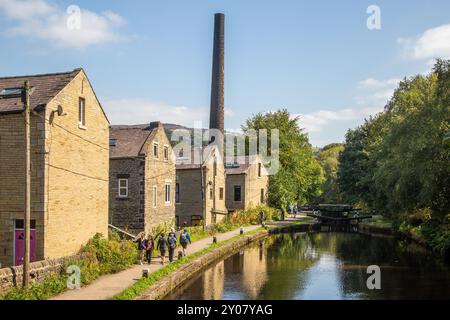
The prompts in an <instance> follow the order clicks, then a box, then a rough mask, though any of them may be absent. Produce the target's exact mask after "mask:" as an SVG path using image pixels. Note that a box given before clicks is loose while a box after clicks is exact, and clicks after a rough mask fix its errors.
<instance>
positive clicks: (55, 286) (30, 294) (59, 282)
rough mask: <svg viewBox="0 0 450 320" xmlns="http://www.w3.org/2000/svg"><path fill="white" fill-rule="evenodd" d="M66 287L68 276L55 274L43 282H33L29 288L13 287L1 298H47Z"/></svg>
mask: <svg viewBox="0 0 450 320" xmlns="http://www.w3.org/2000/svg"><path fill="white" fill-rule="evenodd" d="M65 288H66V278H65V277H62V276H59V275H54V276H51V277H48V278H47V279H45V280H44V281H43V282H40V283H32V284H31V285H30V286H29V287H28V288H27V289H25V290H23V289H21V288H13V289H11V290H10V291H9V292H8V293H7V294H6V295H4V296H3V297H1V298H0V300H1V299H4V300H45V299H48V298H50V297H52V296H54V295H55V294H57V293H60V292H62V291H64V290H65Z"/></svg>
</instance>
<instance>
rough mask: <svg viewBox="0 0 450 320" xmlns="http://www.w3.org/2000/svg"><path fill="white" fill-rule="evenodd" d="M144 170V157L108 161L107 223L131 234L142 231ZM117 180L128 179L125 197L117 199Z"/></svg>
mask: <svg viewBox="0 0 450 320" xmlns="http://www.w3.org/2000/svg"><path fill="white" fill-rule="evenodd" d="M144 168H145V158H144V157H142V158H141V157H135V158H124V159H110V170H109V221H110V223H111V224H112V225H114V226H116V227H118V228H120V229H124V230H128V231H129V232H131V233H133V234H137V233H139V232H141V231H142V230H143V229H144V201H145V197H144ZM119 178H126V179H128V196H127V197H119V191H118V189H119V188H118V183H119V182H118V180H119Z"/></svg>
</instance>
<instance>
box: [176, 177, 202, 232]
mask: <svg viewBox="0 0 450 320" xmlns="http://www.w3.org/2000/svg"><path fill="white" fill-rule="evenodd" d="M176 176H177V183H178V184H179V186H180V201H179V203H177V204H175V214H176V216H177V217H178V221H179V224H180V225H183V223H184V222H185V221H186V223H187V225H188V226H190V225H191V217H192V215H199V216H202V215H203V213H202V192H201V174H200V169H182V170H177V173H176Z"/></svg>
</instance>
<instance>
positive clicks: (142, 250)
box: [134, 232, 146, 264]
mask: <svg viewBox="0 0 450 320" xmlns="http://www.w3.org/2000/svg"><path fill="white" fill-rule="evenodd" d="M134 242H136V243H137V247H138V252H139V264H143V261H144V254H145V247H146V240H145V233H144V232H141V233H140V234H139V237H138V238H137V239H136V240H134Z"/></svg>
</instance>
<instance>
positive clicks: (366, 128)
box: [338, 60, 450, 214]
mask: <svg viewBox="0 0 450 320" xmlns="http://www.w3.org/2000/svg"><path fill="white" fill-rule="evenodd" d="M449 108H450V60H438V61H437V62H436V64H435V66H434V69H433V71H432V72H431V73H430V74H429V75H427V76H423V75H417V76H415V77H412V78H410V79H404V80H403V81H402V82H401V83H400V84H399V87H398V88H397V89H396V90H395V92H394V95H393V97H392V98H391V100H390V101H389V102H388V104H387V105H386V107H385V110H384V111H383V112H381V113H380V114H378V115H376V116H375V117H372V118H370V119H368V120H366V121H365V123H364V124H363V125H361V126H360V127H358V128H356V129H354V130H349V131H348V132H347V135H346V141H345V145H344V147H345V149H344V151H343V152H342V154H341V156H340V167H339V170H338V182H339V187H340V189H341V191H342V194H343V197H344V198H345V199H346V200H348V201H350V202H352V203H357V202H360V203H361V202H362V203H364V204H365V205H366V206H367V207H369V208H370V209H373V210H376V211H380V212H382V213H389V214H398V213H399V212H402V211H414V210H417V209H422V208H430V209H432V210H433V211H435V212H448V211H450V165H449V163H450V148H449V145H448V143H446V142H445V136H446V134H447V132H448V130H449V120H450V110H449Z"/></svg>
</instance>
